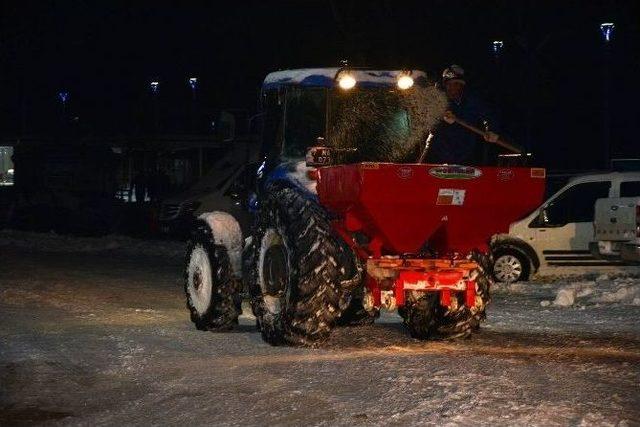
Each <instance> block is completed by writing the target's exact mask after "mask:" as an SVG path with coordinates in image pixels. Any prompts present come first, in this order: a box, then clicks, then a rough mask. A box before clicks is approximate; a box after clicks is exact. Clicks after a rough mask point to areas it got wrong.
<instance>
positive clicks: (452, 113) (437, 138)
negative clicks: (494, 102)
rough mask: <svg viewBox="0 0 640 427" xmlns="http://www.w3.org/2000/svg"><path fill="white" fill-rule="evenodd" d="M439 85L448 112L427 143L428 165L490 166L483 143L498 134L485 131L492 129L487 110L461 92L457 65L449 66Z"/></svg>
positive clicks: (460, 72)
mask: <svg viewBox="0 0 640 427" xmlns="http://www.w3.org/2000/svg"><path fill="white" fill-rule="evenodd" d="M442 84H443V86H444V90H445V93H446V94H447V98H448V99H449V109H448V111H447V112H446V113H445V115H444V118H443V122H441V123H440V125H439V126H437V127H436V129H435V131H434V138H433V140H432V141H431V143H430V145H431V146H430V147H429V152H428V154H427V160H428V162H429V163H449V164H452V163H453V164H463V165H483V164H487V163H491V160H490V159H491V158H492V157H495V156H492V155H491V154H492V153H491V151H490V150H491V148H490V147H491V146H490V145H489V144H487V143H495V142H496V141H498V139H499V136H498V134H496V133H494V132H492V131H490V130H489V126H493V127H495V126H496V120H495V119H494V118H493V117H494V115H493V113H492V112H491V110H490V109H489V108H488V107H487V106H486V105H485V104H484V103H483V102H482V101H480V100H479V99H477V98H475V97H473V96H470V95H468V94H466V93H465V87H466V80H465V76H464V70H463V69H462V67H460V66H459V65H455V64H454V65H451V66H450V67H447V68H446V69H445V70H444V71H443V72H442ZM458 119H460V120H462V121H464V122H465V123H468V124H471V125H473V126H475V127H478V128H480V129H483V130H484V131H485V132H484V134H483V136H482V138H483V139H484V141H482V140H481V139H480V137H478V135H476V134H474V133H472V132H470V131H469V130H467V129H465V128H464V127H463V126H460V125H459V124H458V123H456V121H457V120H458Z"/></svg>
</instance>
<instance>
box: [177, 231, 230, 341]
mask: <svg viewBox="0 0 640 427" xmlns="http://www.w3.org/2000/svg"><path fill="white" fill-rule="evenodd" d="M184 276H185V279H184V282H185V283H184V291H185V294H186V296H187V308H188V309H189V312H190V313H191V321H192V322H193V323H194V324H195V325H196V328H197V329H199V330H208V331H226V330H229V329H231V328H233V326H234V325H236V324H237V323H238V316H239V315H240V312H241V302H242V301H241V298H240V289H239V288H240V286H239V285H238V281H236V280H233V279H232V277H231V266H230V263H229V256H228V254H227V249H226V248H225V247H224V246H220V245H216V244H215V243H214V239H213V235H212V233H211V229H210V228H209V227H208V226H207V225H206V224H205V223H204V222H203V223H199V224H198V225H197V227H196V230H195V232H194V233H193V235H192V238H191V240H190V241H189V244H188V248H187V255H186V260H185V273H184Z"/></svg>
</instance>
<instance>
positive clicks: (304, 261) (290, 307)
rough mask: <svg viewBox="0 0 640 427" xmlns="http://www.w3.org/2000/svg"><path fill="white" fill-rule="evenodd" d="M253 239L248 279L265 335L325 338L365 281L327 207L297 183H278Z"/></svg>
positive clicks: (304, 340) (304, 341) (272, 339)
mask: <svg viewBox="0 0 640 427" xmlns="http://www.w3.org/2000/svg"><path fill="white" fill-rule="evenodd" d="M252 240H253V249H252V254H251V255H250V256H251V259H250V261H249V271H248V272H247V273H248V274H247V279H248V285H249V291H250V293H251V296H252V307H253V312H254V314H255V315H256V319H257V322H258V327H259V328H260V331H261V333H262V338H263V339H264V340H265V341H266V342H268V343H269V344H272V345H282V344H288V345H314V344H317V343H320V342H322V341H324V340H325V339H326V338H327V337H328V336H329V334H330V332H331V329H332V328H333V327H334V326H335V324H336V321H337V320H338V318H339V317H340V315H341V314H342V312H343V311H344V310H345V309H346V308H347V306H348V305H349V303H350V299H351V298H350V295H351V291H352V288H353V287H354V286H355V285H356V284H357V283H360V277H357V276H358V274H357V270H356V269H355V267H354V266H355V263H354V257H353V254H352V252H351V251H350V249H348V248H347V247H346V246H345V245H344V243H343V242H342V241H340V239H339V238H338V237H336V236H335V235H334V234H333V232H332V229H331V225H330V222H329V218H328V215H327V213H326V212H325V211H324V210H323V209H322V208H321V207H320V206H318V205H317V204H315V203H313V202H311V201H309V200H307V199H305V198H304V197H303V196H302V195H301V194H300V193H298V192H297V191H295V190H293V189H290V188H281V189H273V190H271V191H270V192H269V195H268V196H267V197H266V198H265V200H264V201H263V202H262V204H261V209H260V213H259V215H258V223H257V227H256V230H255V233H254V236H253V239H252Z"/></svg>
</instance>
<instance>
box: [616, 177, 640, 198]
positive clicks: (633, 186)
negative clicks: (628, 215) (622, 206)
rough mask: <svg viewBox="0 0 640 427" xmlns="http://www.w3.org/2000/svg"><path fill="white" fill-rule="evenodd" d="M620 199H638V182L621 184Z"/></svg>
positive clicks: (639, 187)
mask: <svg viewBox="0 0 640 427" xmlns="http://www.w3.org/2000/svg"><path fill="white" fill-rule="evenodd" d="M620 197H640V181H624V182H621V183H620Z"/></svg>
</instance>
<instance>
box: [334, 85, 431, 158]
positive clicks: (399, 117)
mask: <svg viewBox="0 0 640 427" xmlns="http://www.w3.org/2000/svg"><path fill="white" fill-rule="evenodd" d="M414 101H415V99H413V98H411V95H409V94H401V93H398V92H397V91H395V90H390V89H389V88H356V89H353V90H350V91H341V90H336V91H334V92H333V93H332V97H331V100H330V113H329V129H330V135H329V143H330V145H331V146H332V147H336V148H338V149H341V150H344V151H345V152H347V153H349V154H348V156H345V158H346V161H347V162H362V161H370V162H404V161H415V160H416V159H417V157H418V154H417V150H416V149H417V147H418V145H419V144H420V143H421V142H422V143H424V140H425V138H426V134H427V133H428V132H425V129H422V128H421V127H420V126H416V124H417V122H415V121H414V122H412V115H413V114H416V113H418V111H417V109H416V108H414V107H416V106H417V105H418V104H419V103H417V102H414Z"/></svg>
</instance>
